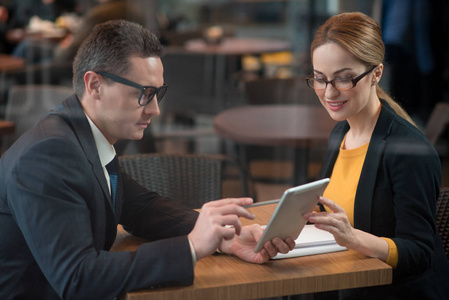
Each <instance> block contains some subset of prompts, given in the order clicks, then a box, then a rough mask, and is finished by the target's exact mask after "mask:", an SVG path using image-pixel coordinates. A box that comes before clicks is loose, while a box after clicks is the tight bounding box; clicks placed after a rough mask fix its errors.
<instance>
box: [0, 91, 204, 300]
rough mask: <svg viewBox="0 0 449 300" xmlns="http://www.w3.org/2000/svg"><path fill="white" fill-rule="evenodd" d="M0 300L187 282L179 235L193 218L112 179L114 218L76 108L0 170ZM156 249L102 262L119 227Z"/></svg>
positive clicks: (22, 144) (11, 154)
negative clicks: (115, 198)
mask: <svg viewBox="0 0 449 300" xmlns="http://www.w3.org/2000/svg"><path fill="white" fill-rule="evenodd" d="M0 174H1V175H0V176H1V178H0V228H1V231H0V240H1V243H0V270H1V272H0V299H15V297H17V298H20V299H59V298H64V299H113V298H114V297H116V296H117V295H119V294H122V293H125V292H127V291H132V290H137V289H142V288H149V287H153V286H163V285H188V284H192V282H193V277H194V275H193V264H192V257H191V253H190V247H189V243H188V239H187V237H186V235H187V234H188V233H189V232H190V231H191V230H192V228H193V226H194V224H195V221H196V218H197V213H196V212H195V211H193V210H191V209H188V208H186V207H183V206H181V205H179V204H177V203H176V202H174V201H169V200H168V199H166V198H163V197H160V196H159V195H157V194H156V193H151V192H149V191H147V190H146V189H145V188H143V187H142V186H140V185H139V184H138V183H136V182H135V181H134V180H132V179H131V178H130V177H129V176H128V175H127V174H125V173H123V172H121V173H120V174H119V187H118V191H117V204H116V205H117V212H116V214H115V215H114V214H113V211H112V206H111V197H110V194H109V190H108V186H107V182H106V179H105V175H104V172H103V169H102V166H101V163H100V159H99V156H98V151H97V148H96V145H95V141H94V138H93V135H92V131H91V129H90V126H89V123H88V121H87V118H86V116H85V114H84V112H83V110H82V108H81V105H80V103H79V100H78V98H77V97H76V96H75V95H73V96H71V97H69V98H68V99H66V100H65V101H64V102H63V103H62V104H61V105H60V106H59V107H58V108H57V109H56V110H55V111H54V112H51V113H49V114H48V115H47V116H46V117H44V118H42V119H41V120H40V121H39V122H38V123H37V124H36V125H35V126H34V127H33V128H32V129H31V130H30V131H28V132H26V133H25V134H24V135H22V136H21V137H20V139H19V140H18V141H17V142H16V143H15V144H14V145H12V146H11V148H10V149H9V150H8V151H7V152H6V153H5V154H4V155H3V156H2V158H1V160H0ZM118 223H120V224H123V226H124V227H125V228H126V229H127V230H129V231H130V232H132V233H133V234H135V235H138V236H141V237H145V238H148V239H151V240H154V241H155V242H151V243H146V244H143V245H142V246H140V247H139V249H138V250H137V251H135V252H109V251H108V250H109V249H110V247H111V246H112V244H113V242H114V240H115V237H116V230H117V224H118Z"/></svg>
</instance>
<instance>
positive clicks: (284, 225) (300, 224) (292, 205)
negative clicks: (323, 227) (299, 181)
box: [254, 178, 329, 252]
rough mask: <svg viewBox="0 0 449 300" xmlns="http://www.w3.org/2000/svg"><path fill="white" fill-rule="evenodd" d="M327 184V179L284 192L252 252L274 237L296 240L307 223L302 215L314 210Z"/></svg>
mask: <svg viewBox="0 0 449 300" xmlns="http://www.w3.org/2000/svg"><path fill="white" fill-rule="evenodd" d="M328 183H329V178H325V179H321V180H317V181H314V182H310V183H306V184H303V185H300V186H297V187H293V188H290V189H288V190H286V191H285V192H284V194H283V195H282V198H281V201H280V202H279V204H278V206H277V207H276V210H275V211H274V213H273V215H272V216H271V219H270V222H269V223H268V225H267V227H266V229H265V231H264V232H263V234H262V237H261V238H260V240H259V242H258V243H257V245H256V248H254V252H259V251H260V250H261V249H262V248H263V245H264V244H265V242H266V241H271V240H272V239H273V238H275V237H279V238H281V239H282V240H284V239H286V238H287V237H291V238H292V239H294V240H295V239H296V238H298V236H299V234H300V233H301V231H302V229H303V228H304V225H306V222H307V221H306V220H304V218H303V215H304V214H306V213H309V212H311V211H313V210H314V209H315V207H316V205H317V204H318V198H319V197H320V196H321V195H323V192H324V190H325V189H326V187H327V185H328Z"/></svg>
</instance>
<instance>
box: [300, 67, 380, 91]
mask: <svg viewBox="0 0 449 300" xmlns="http://www.w3.org/2000/svg"><path fill="white" fill-rule="evenodd" d="M376 67H377V66H372V67H371V68H369V69H368V71H366V72H364V73H362V74H360V75H359V76H356V77H353V78H336V79H332V80H329V81H328V80H326V79H317V78H312V77H311V78H306V81H307V85H308V86H309V87H310V88H312V89H315V90H324V89H326V88H327V85H328V84H329V83H330V84H332V86H333V87H334V88H336V89H337V90H339V91H346V90H349V89H352V88H353V87H355V86H356V85H357V82H359V81H360V80H361V79H362V78H363V77H365V76H366V75H368V74H369V73H370V72H371V71H372V70H374V68H376Z"/></svg>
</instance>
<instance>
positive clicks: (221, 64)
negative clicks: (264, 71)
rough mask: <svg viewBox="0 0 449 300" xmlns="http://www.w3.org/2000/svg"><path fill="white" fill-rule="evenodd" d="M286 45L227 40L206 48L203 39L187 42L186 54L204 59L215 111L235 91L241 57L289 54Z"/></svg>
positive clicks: (257, 39) (270, 41)
mask: <svg viewBox="0 0 449 300" xmlns="http://www.w3.org/2000/svg"><path fill="white" fill-rule="evenodd" d="M290 49H291V44H290V42H288V41H284V40H279V39H267V38H246V37H226V38H224V39H223V40H222V41H221V42H220V43H218V44H208V43H206V41H205V40H204V39H193V40H189V41H187V42H186V44H185V45H184V50H186V51H187V52H192V53H198V54H203V55H206V57H207V58H208V59H207V63H206V66H205V70H206V72H207V73H208V74H210V75H208V77H209V80H210V81H209V82H208V83H206V85H210V86H211V87H213V89H214V91H213V95H214V96H213V98H215V100H216V104H215V105H216V107H217V108H218V111H220V110H222V109H223V108H224V104H223V102H224V101H225V100H226V99H227V97H228V94H229V93H230V91H231V90H232V89H233V87H234V84H235V83H234V82H233V80H235V78H233V77H235V75H236V74H238V72H240V71H241V70H242V61H241V60H242V57H243V56H245V55H253V56H256V57H259V56H260V55H262V54H266V53H274V52H281V51H288V50H290ZM212 80H213V81H212Z"/></svg>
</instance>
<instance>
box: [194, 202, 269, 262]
mask: <svg viewBox="0 0 449 300" xmlns="http://www.w3.org/2000/svg"><path fill="white" fill-rule="evenodd" d="M251 203H253V200H252V199H251V198H229V199H222V200H217V201H211V202H207V203H206V204H204V205H203V207H202V208H201V212H200V215H199V216H198V220H197V221H196V224H195V227H194V228H193V230H192V232H190V233H189V235H188V238H189V239H190V241H191V242H192V244H193V247H194V248H195V253H196V258H197V260H200V259H201V258H203V257H206V256H208V255H210V254H212V253H214V252H215V250H217V249H218V247H219V246H220V245H221V243H222V241H223V240H232V239H233V238H234V236H235V235H240V232H241V230H242V224H241V223H240V219H239V218H240V217H243V218H247V219H251V220H252V219H254V215H253V214H252V213H251V212H250V211H248V210H247V209H246V208H244V207H243V206H244V205H249V204H251ZM227 225H228V226H227ZM259 237H260V236H259ZM253 249H254V248H253Z"/></svg>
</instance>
